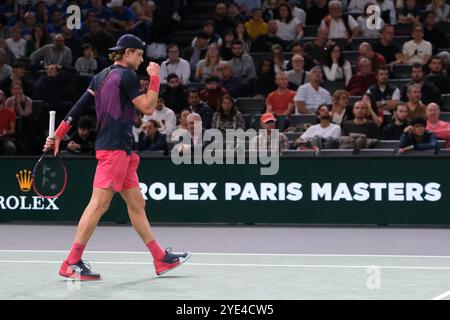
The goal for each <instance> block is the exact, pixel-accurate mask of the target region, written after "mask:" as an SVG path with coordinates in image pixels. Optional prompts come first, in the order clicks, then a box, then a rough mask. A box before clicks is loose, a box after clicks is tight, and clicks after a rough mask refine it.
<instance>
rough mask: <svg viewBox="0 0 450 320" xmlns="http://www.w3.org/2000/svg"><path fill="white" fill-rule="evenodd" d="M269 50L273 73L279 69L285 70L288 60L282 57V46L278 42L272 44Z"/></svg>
mask: <svg viewBox="0 0 450 320" xmlns="http://www.w3.org/2000/svg"><path fill="white" fill-rule="evenodd" d="M270 51H271V58H272V62H273V71H274V72H275V74H277V73H278V72H280V71H285V70H286V66H287V65H288V63H289V61H288V60H285V59H284V51H283V48H282V47H281V46H280V45H279V44H274V45H273V46H272V49H271V50H270Z"/></svg>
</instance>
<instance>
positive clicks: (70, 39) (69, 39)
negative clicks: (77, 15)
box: [62, 24, 83, 57]
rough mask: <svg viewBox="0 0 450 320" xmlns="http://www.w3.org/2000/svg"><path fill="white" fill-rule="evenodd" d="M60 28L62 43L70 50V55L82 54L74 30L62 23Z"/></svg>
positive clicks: (78, 55) (80, 43)
mask: <svg viewBox="0 0 450 320" xmlns="http://www.w3.org/2000/svg"><path fill="white" fill-rule="evenodd" d="M62 30H63V32H62V35H63V37H64V44H65V46H66V47H68V48H69V49H70V50H71V51H72V57H80V56H81V55H82V54H83V51H82V50H81V46H82V42H81V40H80V39H79V38H78V36H77V35H76V34H75V32H74V31H73V30H71V29H69V28H68V27H67V26H66V25H65V24H64V25H63V27H62Z"/></svg>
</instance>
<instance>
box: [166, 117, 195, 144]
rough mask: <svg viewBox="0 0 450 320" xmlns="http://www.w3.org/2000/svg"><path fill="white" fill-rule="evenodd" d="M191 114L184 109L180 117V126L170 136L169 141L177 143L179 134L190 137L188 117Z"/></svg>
mask: <svg viewBox="0 0 450 320" xmlns="http://www.w3.org/2000/svg"><path fill="white" fill-rule="evenodd" d="M190 114H191V112H190V111H189V110H188V109H183V110H181V112H180V115H179V122H180V124H179V125H178V126H177V127H176V130H174V131H172V135H171V136H170V140H169V141H176V136H177V132H180V130H181V132H183V131H184V133H185V134H187V135H189V124H188V120H187V119H188V116H189V115H190Z"/></svg>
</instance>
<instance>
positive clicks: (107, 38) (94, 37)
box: [83, 20, 116, 57]
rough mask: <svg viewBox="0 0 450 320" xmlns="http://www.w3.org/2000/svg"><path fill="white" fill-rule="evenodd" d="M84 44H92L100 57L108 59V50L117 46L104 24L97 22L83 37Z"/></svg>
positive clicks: (93, 23)
mask: <svg viewBox="0 0 450 320" xmlns="http://www.w3.org/2000/svg"><path fill="white" fill-rule="evenodd" d="M83 42H84V43H90V44H91V45H92V46H93V47H94V51H95V52H96V54H98V55H99V56H100V57H107V56H108V53H109V51H108V48H111V47H114V46H115V44H116V41H115V40H114V37H113V35H112V34H111V33H109V32H108V31H106V30H105V28H104V26H103V24H102V23H101V22H100V21H97V20H95V21H94V22H92V25H91V27H90V29H89V32H88V33H86V34H85V35H84V36H83Z"/></svg>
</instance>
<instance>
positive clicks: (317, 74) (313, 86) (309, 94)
mask: <svg viewBox="0 0 450 320" xmlns="http://www.w3.org/2000/svg"><path fill="white" fill-rule="evenodd" d="M309 78H310V82H309V83H306V84H304V85H302V86H300V87H299V88H298V90H297V93H296V95H295V97H294V101H295V106H296V113H301V114H308V113H312V114H314V112H315V111H316V110H317V108H318V107H319V106H320V105H322V104H326V105H330V104H331V96H330V93H329V92H328V91H327V90H326V89H324V88H322V87H321V86H320V82H321V81H322V68H321V67H319V66H316V67H314V68H312V69H311V71H310V74H309Z"/></svg>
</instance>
